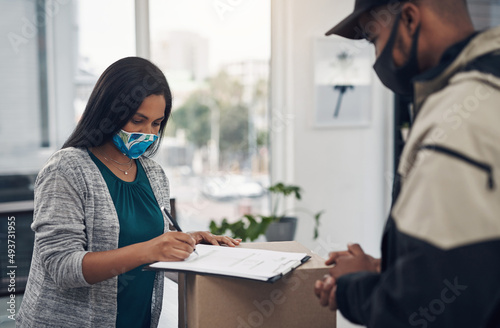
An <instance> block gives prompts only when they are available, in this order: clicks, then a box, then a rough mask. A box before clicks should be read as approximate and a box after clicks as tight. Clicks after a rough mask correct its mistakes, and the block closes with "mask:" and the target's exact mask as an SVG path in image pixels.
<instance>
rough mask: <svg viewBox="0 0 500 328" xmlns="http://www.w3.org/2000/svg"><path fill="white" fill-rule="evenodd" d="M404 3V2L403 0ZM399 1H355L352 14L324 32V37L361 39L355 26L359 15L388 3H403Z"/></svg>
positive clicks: (361, 36) (359, 32)
mask: <svg viewBox="0 0 500 328" xmlns="http://www.w3.org/2000/svg"><path fill="white" fill-rule="evenodd" d="M403 1H405V0H403ZM403 1H401V0H399V1H395V0H356V4H355V5H354V11H353V12H352V14H350V15H349V16H347V17H346V18H345V19H344V20H343V21H341V22H340V23H338V24H337V25H335V26H334V27H333V28H332V29H331V30H329V31H328V32H326V35H331V34H337V35H340V36H343V37H344V38H348V39H354V40H356V39H362V38H363V35H362V33H361V31H360V30H358V31H356V26H357V25H358V20H359V17H361V15H363V14H364V13H365V12H367V11H369V10H371V9H373V8H377V7H381V6H384V5H388V4H390V3H398V2H403Z"/></svg>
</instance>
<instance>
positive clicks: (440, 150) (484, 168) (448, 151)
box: [420, 145, 495, 190]
mask: <svg viewBox="0 0 500 328" xmlns="http://www.w3.org/2000/svg"><path fill="white" fill-rule="evenodd" d="M422 149H427V150H432V151H435V152H438V153H442V154H445V155H448V156H451V157H454V158H458V159H460V160H462V161H464V162H466V163H468V164H470V165H472V166H475V167H476V168H478V169H480V170H482V171H484V172H486V174H487V175H488V183H487V187H488V188H489V189H490V190H494V189H495V180H494V178H493V168H492V167H491V165H488V164H485V163H481V162H478V161H476V160H474V159H472V158H470V157H467V156H465V155H463V154H460V153H458V152H456V151H454V150H451V149H449V148H445V147H441V146H436V145H426V146H422V147H420V150H422Z"/></svg>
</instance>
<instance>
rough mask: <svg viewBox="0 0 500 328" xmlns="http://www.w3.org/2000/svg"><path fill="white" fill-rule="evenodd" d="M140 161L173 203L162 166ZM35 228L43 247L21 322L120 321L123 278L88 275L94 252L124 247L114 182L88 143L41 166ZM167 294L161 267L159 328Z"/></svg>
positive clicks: (155, 306) (165, 202)
mask: <svg viewBox="0 0 500 328" xmlns="http://www.w3.org/2000/svg"><path fill="white" fill-rule="evenodd" d="M139 160H140V162H141V164H142V166H143V167H144V170H145V171H146V174H147V176H148V179H149V182H150V184H151V188H152V189H153V192H154V194H155V196H156V200H157V201H158V204H159V205H160V206H165V207H166V208H170V202H169V183H168V179H167V177H166V176H165V173H164V172H163V170H162V168H161V167H160V166H159V165H158V164H157V163H156V162H154V161H153V160H151V159H148V158H144V157H141V158H140V159H139ZM165 227H166V228H167V227H168V224H167V222H165ZM31 228H32V229H33V231H35V245H34V249H33V259H32V262H31V269H30V274H29V278H28V283H27V286H26V292H25V294H24V298H23V301H22V303H21V308H20V310H19V313H18V316H17V327H22V328H28V327H33V328H43V327H47V328H48V327H50V328H55V327H64V328H72V327H74V328H93V327H99V328H103V327H106V328H107V327H114V326H115V323H116V308H117V305H116V296H117V290H118V288H119V286H117V284H118V279H117V277H114V278H111V279H108V280H105V281H103V282H100V283H97V284H93V285H90V284H88V283H87V282H86V281H85V279H84V277H83V273H82V259H83V257H84V255H85V254H86V253H87V252H99V251H106V250H112V249H116V248H118V234H119V229H120V227H119V223H118V217H117V214H116V210H115V206H114V204H113V200H112V199H111V195H110V194H109V191H108V188H107V185H106V182H105V181H104V179H103V177H102V175H101V173H100V171H99V169H98V168H97V166H96V165H95V163H94V162H93V161H92V159H91V158H90V156H89V154H88V153H87V150H86V149H77V148H67V149H63V150H60V151H58V152H56V153H55V154H54V155H52V157H51V158H50V159H49V160H48V162H47V164H46V165H45V167H44V168H43V169H42V170H41V171H40V173H39V174H38V177H37V180H36V184H35V210H34V219H33V224H32V226H31ZM162 299H163V274H161V273H157V274H156V279H155V285H154V290H153V299H152V307H151V327H157V326H158V320H159V316H160V311H161V305H162Z"/></svg>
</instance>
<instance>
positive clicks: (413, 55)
mask: <svg viewBox="0 0 500 328" xmlns="http://www.w3.org/2000/svg"><path fill="white" fill-rule="evenodd" d="M400 18H401V14H399V15H398V16H397V17H396V21H395V22H394V26H393V27H392V31H391V36H390V37H389V41H387V45H386V46H385V48H384V50H382V53H381V54H380V56H379V57H378V59H377V61H376V62H375V64H374V65H373V68H374V69H375V72H376V73H377V75H378V77H379V78H380V80H381V81H382V83H383V84H384V85H385V86H386V87H388V88H389V89H391V90H392V91H394V92H395V93H397V94H400V95H403V96H411V95H413V83H412V80H413V78H414V77H415V76H417V75H418V74H419V72H420V69H419V67H418V57H417V50H418V36H419V34H420V25H419V26H418V27H417V30H416V31H415V35H414V36H413V43H412V46H411V50H410V58H409V59H408V61H407V62H406V64H404V65H403V66H401V67H396V65H395V64H394V58H393V57H392V51H393V49H394V44H395V43H396V36H397V34H398V27H399V20H400Z"/></svg>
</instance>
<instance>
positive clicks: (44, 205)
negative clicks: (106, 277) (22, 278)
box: [31, 166, 90, 288]
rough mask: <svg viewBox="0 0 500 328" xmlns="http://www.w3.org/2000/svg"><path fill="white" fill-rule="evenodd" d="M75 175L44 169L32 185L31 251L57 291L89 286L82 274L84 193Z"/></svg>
mask: <svg viewBox="0 0 500 328" xmlns="http://www.w3.org/2000/svg"><path fill="white" fill-rule="evenodd" d="M77 181H78V179H77V178H76V173H75V172H74V171H71V170H65V171H63V170H61V168H60V167H58V166H56V167H52V168H48V169H47V170H44V171H42V172H41V174H40V175H39V177H38V178H37V181H36V185H35V211H34V220H33V224H32V226H31V228H32V230H33V231H34V232H35V246H34V247H35V249H36V251H38V253H39V254H40V259H41V263H42V265H43V266H44V268H45V270H46V272H47V274H48V276H49V277H50V278H52V280H53V281H54V283H55V284H56V285H57V286H58V287H60V288H75V287H86V286H90V284H89V283H87V281H86V280H85V278H84V276H83V272H82V261H83V257H84V256H85V254H86V253H87V250H86V248H87V235H86V230H85V222H84V210H85V209H84V201H83V200H84V198H85V195H84V193H83V192H82V191H81V190H79V188H78V183H77Z"/></svg>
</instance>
